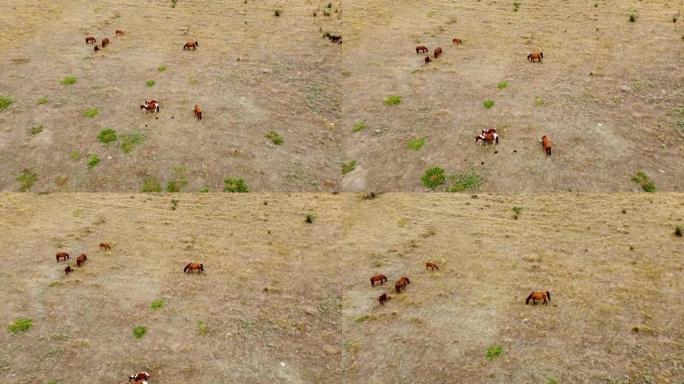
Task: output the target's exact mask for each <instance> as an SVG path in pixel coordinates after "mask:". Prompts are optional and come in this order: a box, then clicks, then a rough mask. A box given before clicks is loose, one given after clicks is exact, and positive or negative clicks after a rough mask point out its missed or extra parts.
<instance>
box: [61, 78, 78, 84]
mask: <svg viewBox="0 0 684 384" xmlns="http://www.w3.org/2000/svg"><path fill="white" fill-rule="evenodd" d="M76 81H77V80H76V78H75V77H73V76H67V77H65V78H63V79H62V80H60V82H59V83H60V84H62V85H74V84H76Z"/></svg>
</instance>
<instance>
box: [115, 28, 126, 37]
mask: <svg viewBox="0 0 684 384" xmlns="http://www.w3.org/2000/svg"><path fill="white" fill-rule="evenodd" d="M114 34H116V35H117V36H123V35H124V31H122V30H120V29H117V30H116V32H114Z"/></svg>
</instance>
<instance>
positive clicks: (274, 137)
mask: <svg viewBox="0 0 684 384" xmlns="http://www.w3.org/2000/svg"><path fill="white" fill-rule="evenodd" d="M266 138H267V139H269V140H271V141H272V142H273V144H275V145H281V144H283V143H284V142H285V141H284V140H283V137H282V136H281V135H280V133H278V132H276V131H269V132H268V133H267V134H266Z"/></svg>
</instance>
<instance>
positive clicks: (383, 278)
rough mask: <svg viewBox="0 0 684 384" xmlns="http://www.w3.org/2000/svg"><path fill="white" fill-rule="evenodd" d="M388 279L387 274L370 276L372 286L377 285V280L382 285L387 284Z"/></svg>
mask: <svg viewBox="0 0 684 384" xmlns="http://www.w3.org/2000/svg"><path fill="white" fill-rule="evenodd" d="M386 281H387V276H385V275H375V276H373V277H371V278H370V282H371V287H375V283H377V282H379V283H380V285H383V284H385V282H386Z"/></svg>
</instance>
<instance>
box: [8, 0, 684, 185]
mask: <svg viewBox="0 0 684 384" xmlns="http://www.w3.org/2000/svg"><path fill="white" fill-rule="evenodd" d="M172 3H173V2H172V1H162V0H155V1H145V2H141V1H133V0H118V1H97V2H83V1H76V0H62V1H52V2H45V1H38V0H21V1H19V0H6V1H5V2H4V3H3V12H2V13H1V14H0V68H1V69H2V71H1V75H0V95H4V96H7V97H11V99H12V101H13V102H12V103H11V104H10V105H8V106H6V107H4V108H2V109H0V163H1V164H3V167H1V168H0V189H2V190H10V191H16V190H19V189H20V188H21V187H22V184H21V183H20V182H19V181H18V180H17V177H18V176H19V175H21V173H22V171H23V170H24V169H28V170H30V172H32V173H31V175H33V174H35V181H34V182H33V183H32V184H33V185H32V190H33V191H62V192H69V191H91V192H109V191H111V192H121V191H126V192H140V191H142V190H143V188H144V185H145V181H148V184H147V189H148V190H149V189H152V190H155V189H157V188H159V187H160V188H161V189H167V188H169V187H168V186H167V185H168V184H169V183H170V184H171V187H170V189H171V190H178V189H180V190H182V191H200V190H202V189H208V190H211V191H221V190H222V189H223V181H224V179H225V178H229V177H234V178H243V179H245V182H246V183H247V185H248V186H249V189H250V190H252V191H264V192H272V191H299V192H304V191H307V192H311V191H365V190H370V189H372V190H376V191H423V190H425V189H424V187H423V185H422V184H421V182H420V177H421V175H422V174H423V172H424V171H425V170H426V169H427V168H428V167H430V166H440V167H443V168H444V169H445V170H446V171H447V173H448V174H450V175H451V174H461V173H463V172H465V171H467V170H469V171H471V172H475V173H476V174H477V175H479V176H480V177H481V181H480V182H479V185H477V183H476V184H475V185H472V184H471V187H472V188H475V189H480V190H482V191H486V192H504V193H508V192H537V191H544V192H553V191H588V192H614V191H634V190H637V189H638V187H637V186H636V185H635V184H634V183H632V181H631V180H630V179H631V177H632V176H633V175H634V174H635V173H636V172H637V171H640V170H643V171H645V172H646V174H648V175H649V176H650V177H651V178H652V179H653V180H654V182H655V185H656V186H657V188H658V190H662V191H681V190H682V189H683V188H684V185H683V184H682V180H684V168H683V167H681V164H682V162H683V161H684V145H683V144H684V133H683V132H682V129H683V128H682V127H684V109H682V108H684V103H683V102H682V88H683V85H684V75H683V74H682V73H684V72H683V71H682V70H681V68H682V67H683V66H684V39H683V37H684V30H682V27H681V25H680V24H681V21H680V22H679V23H674V22H673V18H675V17H677V15H678V13H679V12H681V10H682V3H681V1H662V0H658V1H655V0H643V1H631V0H629V1H627V0H619V1H605V0H595V1H565V0H544V1H542V0H533V1H528V0H525V1H520V2H512V1H496V2H495V1H488V0H484V1H476V0H468V1H447V0H431V1H424V0H420V1H418V0H411V1H408V0H403V1H388V0H354V1H344V2H341V1H332V2H328V1H318V0H295V1H274V0H259V1H256V0H247V1H226V0H223V1H213V0H212V1H208V0H192V1H190V0H178V1H177V2H176V6H175V7H174V6H172ZM514 3H519V5H518V6H517V7H516V6H515V5H514ZM327 4H330V8H327ZM516 9H517V10H516ZM276 10H278V11H280V16H276V15H275V13H276ZM314 13H315V14H316V16H315V17H314V16H313V15H314ZM326 14H328V15H329V16H326ZM630 14H633V15H634V17H635V21H634V22H630V21H629V16H630ZM115 29H122V30H125V31H126V33H127V34H126V36H124V37H115V36H113V34H114V30H115ZM326 31H330V32H334V33H340V34H341V35H342V36H343V44H342V45H336V44H330V43H329V42H328V41H327V40H326V39H324V38H322V35H323V32H326ZM88 34H92V35H93V36H95V37H96V38H98V40H99V39H102V38H103V37H105V36H108V37H109V38H110V39H111V40H112V43H111V45H110V46H109V47H107V48H105V49H104V50H102V51H100V52H98V53H97V54H95V53H93V52H92V46H90V45H86V44H85V42H84V37H85V36H86V35H88ZM454 36H458V37H460V38H462V39H463V41H464V44H463V45H462V46H459V47H454V46H452V45H451V38H452V37H454ZM187 40H197V41H198V42H199V44H200V45H199V48H198V49H197V51H194V52H188V51H183V50H182V48H181V47H182V45H183V44H184V43H185V42H186V41H187ZM417 44H425V45H427V46H428V47H429V48H430V49H434V48H435V47H436V46H442V47H443V48H444V50H445V54H444V55H443V56H442V57H441V58H440V59H438V60H436V61H435V62H433V63H431V64H430V65H424V64H423V60H422V56H419V55H416V54H415V52H414V48H415V46H416V45H417ZM533 50H542V51H543V52H544V53H545V60H544V63H543V64H532V63H529V62H527V61H526V60H525V57H526V55H527V53H528V52H530V51H533ZM68 76H72V77H74V78H75V80H76V83H75V84H72V85H63V84H61V83H60V82H61V81H62V80H64V79H65V78H66V77H68ZM150 80H151V81H154V82H155V83H154V85H152V86H148V85H147V82H148V81H150ZM504 81H506V82H507V83H503V82H504ZM499 84H501V85H500V87H497V85H499ZM504 84H506V85H507V86H506V87H505V88H503V86H504ZM391 95H396V96H401V97H402V101H401V103H400V104H399V105H395V106H387V105H384V104H383V100H384V99H385V98H386V97H387V96H391ZM149 98H156V99H159V100H160V102H161V112H160V113H159V114H158V115H157V116H150V115H146V114H145V113H142V112H140V111H139V109H138V106H139V105H140V103H142V102H143V100H144V99H149ZM485 100H492V101H493V102H494V106H493V107H491V108H490V109H486V108H485V107H484V106H483V102H484V101H485ZM196 103H198V104H200V105H202V107H203V109H204V119H203V120H202V121H201V122H197V121H196V120H195V119H194V117H193V116H192V112H191V111H192V107H193V106H194V105H195V104H196ZM95 109H96V110H95ZM88 111H90V113H91V115H92V114H95V113H97V114H96V115H95V116H93V117H86V116H85V115H84V114H86V113H87V112H88ZM361 122H363V123H364V124H365V125H359V124H358V123H361ZM354 127H357V131H356V132H353V130H354ZM362 127H365V128H363V129H362ZM484 127H496V128H497V129H498V130H499V132H500V134H501V139H502V141H501V143H500V144H499V146H498V147H496V148H495V149H493V148H484V147H481V146H479V145H476V144H475V143H474V142H473V137H474V136H475V134H477V133H478V132H479V131H480V129H482V128H484ZM106 128H110V129H113V130H115V131H116V133H117V134H118V138H117V140H116V141H113V142H111V143H109V144H106V145H104V144H101V143H100V142H99V141H98V134H99V132H100V131H102V130H103V129H106ZM270 131H276V132H277V133H278V134H279V135H280V136H281V137H282V139H283V141H284V142H283V143H282V144H281V145H275V144H274V143H272V142H271V140H270V139H269V138H266V135H267V134H268V133H269V132H270ZM543 134H547V135H550V137H551V138H552V140H553V142H554V144H555V148H554V154H553V155H552V157H551V158H546V157H545V156H544V155H543V153H542V151H541V150H540V146H539V139H540V137H541V136H542V135H543ZM416 139H417V140H418V141H417V142H416V143H415V144H414V146H413V148H414V149H409V148H408V143H409V141H410V140H416ZM420 143H422V144H420ZM421 145H422V147H421ZM419 147H420V148H419ZM344 164H347V167H346V168H345V174H343V172H342V169H343V165H344ZM352 164H353V166H352ZM32 178H33V177H29V179H32ZM157 184H158V185H159V187H157Z"/></svg>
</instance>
